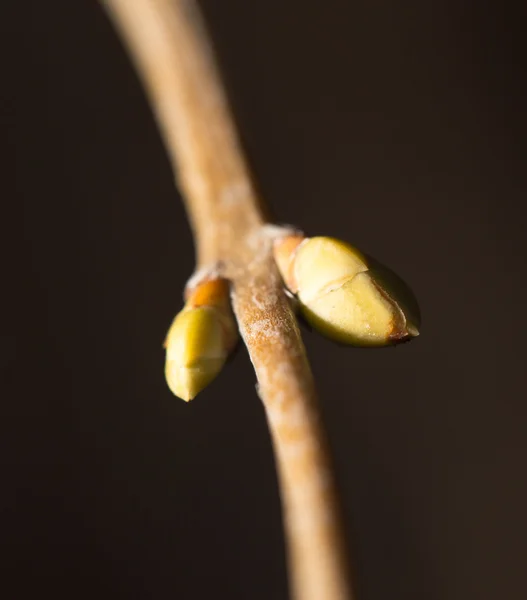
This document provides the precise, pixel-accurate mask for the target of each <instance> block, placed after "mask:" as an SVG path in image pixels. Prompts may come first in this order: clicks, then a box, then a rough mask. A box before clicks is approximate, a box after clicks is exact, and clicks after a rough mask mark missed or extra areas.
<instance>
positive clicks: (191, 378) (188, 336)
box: [165, 279, 237, 402]
mask: <svg viewBox="0 0 527 600" xmlns="http://www.w3.org/2000/svg"><path fill="white" fill-rule="evenodd" d="M236 339H237V333H236V324H235V321H234V316H233V314H232V311H231V309H230V303H229V289H228V285H227V282H226V281H225V280H223V279H212V280H207V281H204V282H202V283H201V284H198V285H197V286H196V288H195V289H194V290H192V292H191V293H190V294H189V297H188V300H187V302H186V304H185V307H184V308H183V310H182V311H181V312H180V313H179V314H178V315H177V316H176V318H175V319H174V321H173V323H172V325H171V326H170V329H169V331H168V335H167V338H166V341H165V348H166V363H165V377H166V380H167V383H168V386H169V388H170V389H171V390H172V392H173V393H174V394H175V395H176V396H178V397H179V398H182V399H183V400H185V401H186V402H188V401H189V400H192V399H193V398H195V396H196V395H197V394H198V393H199V392H201V390H203V389H204V388H205V387H206V386H207V385H208V384H209V383H210V382H211V381H212V380H213V379H214V378H215V377H216V376H217V375H218V374H219V372H220V371H221V369H222V367H223V365H224V364H225V361H226V360H227V357H228V355H229V353H230V351H231V350H232V349H233V347H234V345H235V343H236Z"/></svg>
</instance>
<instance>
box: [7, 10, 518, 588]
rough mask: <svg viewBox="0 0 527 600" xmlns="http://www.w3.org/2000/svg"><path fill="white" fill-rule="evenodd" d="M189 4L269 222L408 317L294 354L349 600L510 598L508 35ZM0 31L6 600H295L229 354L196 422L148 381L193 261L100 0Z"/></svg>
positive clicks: (456, 24) (513, 411)
mask: <svg viewBox="0 0 527 600" xmlns="http://www.w3.org/2000/svg"><path fill="white" fill-rule="evenodd" d="M201 5H202V7H203V10H204V13H205V16H206V19H207V21H208V23H209V26H210V29H211V31H212V34H213V38H214V42H215V44H216V47H217V50H218V54H219V58H220V62H221V65H222V69H223V72H224V76H225V80H226V82H227V84H228V88H229V93H230V95H231V98H232V102H233V104H234V107H235V110H236V114H237V116H238V120H239V124H240V127H241V129H242V134H243V139H244V142H245V144H246V146H247V150H248V153H249V156H250V160H251V162H252V164H253V166H254V171H255V174H256V177H257V179H258V182H259V184H260V187H261V190H262V191H263V194H264V196H265V198H266V199H267V200H268V202H269V203H270V205H271V207H272V209H273V210H274V212H275V214H276V215H277V219H278V220H279V221H281V222H285V223H293V224H295V225H298V226H299V227H301V228H303V229H304V230H305V231H307V232H308V233H311V234H325V235H334V236H337V237H341V238H344V239H347V240H349V241H351V242H353V243H354V244H356V245H357V246H359V247H360V248H362V249H363V250H365V251H366V252H368V253H370V254H372V255H374V256H375V257H376V258H378V259H379V260H381V261H383V262H385V263H387V264H389V265H390V266H391V267H392V268H393V269H394V270H395V271H397V272H398V273H399V274H401V275H402V276H403V277H404V278H405V279H406V280H407V281H408V282H409V283H410V284H411V286H412V287H413V289H414V290H415V293H416V295H417V297H418V298H419V300H420V304H421V309H422V313H423V326H422V335H421V336H420V338H419V339H417V340H416V341H415V342H412V343H411V344H408V345H404V346H402V347H399V348H396V349H387V350H358V349H346V348H342V347H339V346H336V345H333V344H332V343H331V342H329V341H327V340H325V339H322V338H320V337H318V336H317V335H316V334H314V333H309V332H308V331H305V335H304V337H305V343H306V345H307V348H308V352H309V355H310V358H311V361H312V367H313V370H314V373H315V377H316V380H317V384H318V388H319V392H320V396H321V401H322V408H323V412H324V415H325V418H326V421H327V428H328V430H329V435H330V438H331V441H332V445H333V450H334V458H335V463H336V467H337V475H338V479H339V482H340V485H341V487H342V493H343V502H344V507H345V515H346V527H347V534H348V537H349V538H350V540H351V542H352V547H353V551H354V556H355V561H356V568H357V582H358V590H359V595H358V600H386V599H387V598H389V599H390V600H403V599H404V600H409V599H426V600H447V599H448V600H467V599H472V598H474V599H476V598H477V599H478V600H491V599H492V600H495V599H496V598H503V599H507V600H520V599H524V598H525V597H527V572H526V563H527V542H526V538H527V526H526V525H527V519H526V516H525V509H526V506H527V490H526V485H525V462H526V459H527V442H526V435H525V429H526V425H525V423H526V417H527V411H526V405H525V387H526V377H525V367H526V360H525V358H526V357H525V349H524V344H525V340H524V338H525V334H526V333H527V332H526V317H525V314H526V310H525V258H526V239H525V224H526V220H525V216H524V211H525V208H524V205H525V193H526V190H527V180H526V176H525V163H524V159H525V150H526V144H525V140H526V133H527V132H526V127H525V121H524V114H523V113H524V112H525V93H524V92H525V70H524V68H523V58H522V52H523V50H524V49H525V48H524V46H525V44H524V40H523V39H522V38H523V35H524V32H523V25H522V19H523V16H522V14H520V12H517V13H514V12H512V11H511V8H510V7H506V5H504V4H498V3H490V2H488V3H486V2H483V3H481V2H475V1H473V2H459V1H453V0H447V1H445V2H441V3H423V2H419V1H417V0H409V1H408V2H404V3H401V2H396V1H395V0H377V1H375V2H372V1H371V0H325V2H317V1H314V0H313V1H306V0H252V1H251V2H247V1H244V0H224V1H223V2H217V1H214V0H203V1H202V2H201ZM0 23H1V30H2V31H1V33H2V36H1V38H2V41H1V42H0V44H1V46H2V62H3V63H4V65H3V68H2V82H1V85H2V93H1V96H2V109H1V115H0V116H1V123H2V128H1V139H0V144H1V151H2V196H3V198H4V203H3V208H2V214H3V218H2V221H3V223H2V224H3V225H4V230H5V231H4V235H3V236H2V242H3V245H5V247H4V249H3V252H2V256H3V263H4V265H3V267H2V300H3V303H5V305H4V309H3V311H2V314H3V319H2V328H1V329H2V333H1V345H0V367H1V392H0V394H1V401H0V410H1V414H0V444H1V448H2V452H1V462H2V492H1V494H0V515H1V532H2V534H1V537H0V547H1V550H2V554H3V556H4V558H3V559H2V562H1V564H0V572H1V577H0V581H1V583H0V588H3V590H0V593H1V595H2V597H4V598H6V599H8V598H9V599H11V598H12V599H17V600H18V599H25V598H33V597H34V596H35V595H36V594H37V593H38V594H39V595H47V594H50V595H52V596H53V597H54V598H55V599H57V600H60V599H63V598H64V599H65V598H72V597H75V598H78V599H79V600H84V599H91V598H93V597H98V598H123V599H138V600H143V599H155V600H164V599H165V598H166V599H167V600H168V599H170V600H173V599H174V598H182V599H187V598H199V599H201V598H229V599H231V600H235V599H236V600H237V599H240V600H242V599H251V600H268V599H270V598H272V599H276V600H285V599H286V598H287V587H286V570H285V563H284V560H285V559H284V546H283V540H282V528H281V521H280V504H279V497H278V491H277V484H276V479H275V472H274V464H273V457H272V452H271V447H270V441H269V436H268V432H267V429H266V423H265V418H264V412H263V409H262V406H261V404H260V401H259V400H258V398H257V396H256V393H255V388H254V386H255V379H254V375H253V372H252V369H251V365H250V362H249V360H248V358H247V356H246V353H245V352H244V351H243V349H241V350H240V351H239V352H238V353H237V355H236V357H235V358H234V360H233V361H232V363H231V364H230V365H229V366H228V368H227V369H225V371H224V373H223V374H222V375H221V376H220V377H219V379H218V380H217V381H216V382H215V383H214V384H213V385H211V386H210V388H209V389H207V390H206V391H205V392H203V393H202V394H201V395H200V396H199V397H198V398H197V399H196V400H195V401H194V402H193V403H191V404H189V405H187V404H185V403H183V402H181V401H179V400H177V399H175V398H174V397H172V396H171V395H170V393H169V391H168V388H167V386H166V384H165V382H164V379H163V359H164V355H163V349H162V342H163V339H164V335H165V332H166V330H167V328H168V326H169V324H170V321H171V319H172V318H173V316H174V314H175V313H176V312H177V311H178V310H179V308H180V306H181V291H182V287H183V285H184V283H185V281H186V278H187V277H188V276H189V275H190V274H191V273H192V270H193V245H192V237H191V233H190V230H189V226H188V223H187V220H186V216H185V213H184V209H183V206H182V202H181V199H180V197H179V195H178V192H177V191H176V190H175V189H174V186H173V180H172V175H171V172H170V169H169V164H168V160H167V157H166V155H165V151H164V148H163V145H162V142H161V140H160V137H159V135H158V131H157V129H156V125H155V123H154V121H153V118H152V114H151V112H150V109H149V106H148V104H147V101H146V99H145V96H144V94H143V91H142V89H141V87H140V85H139V82H138V79H137V76H136V74H135V72H134V70H133V69H132V67H131V65H130V62H129V60H128V58H127V56H126V54H125V52H124V50H123V48H122V46H121V43H120V41H119V40H118V38H117V36H116V35H115V33H114V31H113V29H112V27H111V25H110V23H109V22H108V20H107V18H106V16H105V14H104V13H103V11H102V10H101V8H100V7H99V5H98V4H97V2H96V1H94V0H93V1H92V0H90V1H88V0H84V1H83V0H81V1H77V2H71V1H68V0H55V2H40V1H38V0H27V1H25V2H17V1H16V0H11V1H7V2H5V3H3V4H2V8H0ZM321 600H324V599H321Z"/></svg>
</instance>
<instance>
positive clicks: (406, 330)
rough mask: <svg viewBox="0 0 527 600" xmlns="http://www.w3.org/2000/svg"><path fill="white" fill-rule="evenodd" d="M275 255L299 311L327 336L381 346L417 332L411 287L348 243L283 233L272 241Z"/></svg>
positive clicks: (416, 317) (349, 342) (407, 337)
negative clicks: (290, 238)
mask: <svg viewBox="0 0 527 600" xmlns="http://www.w3.org/2000/svg"><path fill="white" fill-rule="evenodd" d="M291 237H292V236H291ZM275 257H276V262H277V265H278V268H279V270H280V272H281V274H282V277H283V279H284V282H285V284H286V285H287V287H288V288H289V290H290V291H291V292H292V293H294V294H296V296H297V298H298V302H299V306H300V310H301V311H302V314H303V316H304V317H305V318H306V320H307V321H308V322H309V323H310V324H311V325H312V326H313V327H314V328H315V329H317V330H318V331H320V332H321V333H323V334H325V335H326V336H327V337H330V338H332V339H334V340H336V341H339V342H342V343H345V344H351V345H356V346H386V345H389V344H395V343H398V342H401V341H406V340H408V339H410V338H411V337H415V336H416V335H419V332H418V329H417V327H418V324H419V310H418V308H417V303H416V301H415V298H414V296H413V294H412V292H411V291H410V290H409V288H408V287H407V286H406V285H405V284H404V283H403V282H402V281H401V280H400V279H399V278H398V277H397V276H396V275H395V274H394V273H392V272H391V271H389V270H388V269H386V268H385V267H382V265H380V264H378V263H376V262H375V261H374V260H373V259H371V258H369V257H366V255H364V254H362V253H361V252H360V251H359V250H357V249H356V248H354V247H353V246H351V245H349V244H346V243H345V242H342V241H340V240H336V239H334V238H328V237H314V238H304V239H299V236H295V239H294V240H289V239H288V238H287V237H286V238H282V239H280V240H277V241H276V243H275ZM284 265H285V267H284Z"/></svg>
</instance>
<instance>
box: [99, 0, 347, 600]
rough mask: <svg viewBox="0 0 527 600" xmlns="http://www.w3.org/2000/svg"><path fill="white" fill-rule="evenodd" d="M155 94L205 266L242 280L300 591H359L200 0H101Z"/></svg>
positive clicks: (304, 599) (243, 313)
mask: <svg viewBox="0 0 527 600" xmlns="http://www.w3.org/2000/svg"><path fill="white" fill-rule="evenodd" d="M101 1H102V4H103V5H104V6H105V8H106V9H107V10H108V12H109V14H110V16H111V18H112V19H113V21H114V23H115V25H116V27H117V29H118V30H119V31H120V33H121V35H122V37H123V39H124V40H125V43H126V45H127V46H128V49H129V51H130V54H131V56H132V58H133V60H134V61H135V63H136V66H137V69H138V72H139V74H140V76H141V78H142V80H143V82H144V85H145V88H146V90H147V92H148V95H149V97H150V102H151V105H152V109H153V111H154V113H155V115H156V118H157V122H158V124H159V127H160V129H161V132H162V135H163V138H164V141H165V144H166V147H167V150H168V152H169V154H170V157H171V162H172V165H173V169H174V173H175V176H176V180H177V183H178V186H179V188H180V189H181V191H182V193H183V196H184V199H185V204H186V208H187V212H188V214H189V218H190V221H191V225H192V229H193V231H194V235H195V243H196V250H197V267H198V272H207V271H211V270H215V271H217V272H220V274H221V276H223V277H226V278H227V279H229V280H230V282H231V284H232V301H233V308H234V312H235V315H236V318H237V320H238V325H239V329H240V333H241V335H242V337H243V340H244V341H245V344H246V346H247V349H248V351H249V354H250V357H251V360H252V363H253V365H254V369H255V371H256V377H257V381H258V392H259V395H260V397H261V399H262V401H263V404H264V407H265V410H266V414H267V420H268V423H269V428H270V432H271V437H272V441H273V447H274V451H275V458H276V464H277V470H278V478H279V483H280V491H281V498H282V504H283V512H284V524H285V531H286V542H287V543H286V545H287V551H288V564H289V574H290V577H289V579H290V588H291V595H292V597H294V598H295V599H296V600H350V599H351V598H352V591H351V584H350V579H349V571H348V561H347V557H346V552H345V544H344V540H343V528H342V525H341V520H340V514H339V508H338V501H337V494H336V489H335V484H334V478H333V473H332V469H331V463H330V458H329V452H328V449H327V443H326V439H325V435H324V431H323V427H322V425H321V421H320V415H319V411H318V409H317V401H316V394H315V387H314V383H313V377H312V374H311V370H310V367H309V364H308V361H307V358H306V353H305V349H304V346H303V343H302V340H301V336H300V332H299V329H298V325H297V322H296V319H295V316H294V314H293V312H292V310H291V307H290V304H289V301H288V298H287V297H286V295H285V294H284V291H283V284H282V281H281V278H280V275H279V273H278V271H277V268H276V265H275V262H274V259H273V253H272V245H273V240H274V239H275V237H276V235H280V229H279V228H274V227H272V226H268V225H266V219H265V216H264V214H265V211H264V208H263V205H262V203H261V201H260V199H259V198H258V196H257V193H256V191H255V187H254V185H253V180H252V178H251V175H250V172H249V168H248V166H247V163H246V160H245V158H244V154H243V152H242V149H241V145H240V142H239V138H238V134H237V131H236V128H235V124H234V119H233V117H232V115H231V112H230V109H229V106H228V102H227V98H226V95H225V92H224V89H223V87H222V84H221V81H220V77H219V74H218V69H217V66H216V63H215V59H214V55H213V51H212V49H211V45H210V42H209V40H208V36H207V33H206V30H205V27H204V24H203V22H202V19H201V16H200V13H199V10H198V7H197V5H196V2H195V1H194V0H101Z"/></svg>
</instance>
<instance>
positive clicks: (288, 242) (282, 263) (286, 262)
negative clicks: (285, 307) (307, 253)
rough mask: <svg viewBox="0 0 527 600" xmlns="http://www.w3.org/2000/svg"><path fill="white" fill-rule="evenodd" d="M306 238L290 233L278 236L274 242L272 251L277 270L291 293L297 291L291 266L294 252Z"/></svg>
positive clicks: (292, 265)
mask: <svg viewBox="0 0 527 600" xmlns="http://www.w3.org/2000/svg"><path fill="white" fill-rule="evenodd" d="M306 239H307V238H306V237H305V236H304V235H301V234H292V235H288V236H285V237H281V238H278V239H277V240H276V241H275V243H274V248H273V251H274V257H275V260H276V264H277V266H278V270H279V271H280V273H281V275H282V278H283V280H284V283H285V284H286V286H287V288H288V289H289V291H291V292H292V293H293V294H296V293H297V291H298V286H297V283H296V280H295V274H294V268H293V267H294V259H295V253H296V251H297V249H298V247H299V246H300V244H302V242H303V241H304V240H306Z"/></svg>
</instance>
